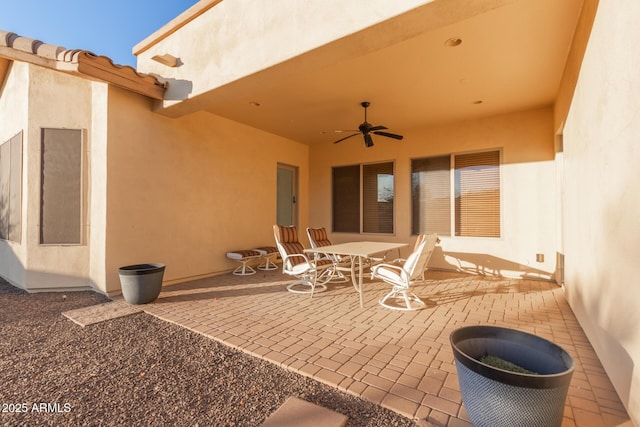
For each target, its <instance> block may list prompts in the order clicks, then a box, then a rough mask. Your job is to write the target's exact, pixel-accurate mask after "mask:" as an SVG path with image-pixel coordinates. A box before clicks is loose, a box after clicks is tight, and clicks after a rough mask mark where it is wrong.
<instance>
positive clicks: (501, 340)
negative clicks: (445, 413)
mask: <svg viewBox="0 0 640 427" xmlns="http://www.w3.org/2000/svg"><path fill="white" fill-rule="evenodd" d="M449 339H450V342H451V347H452V349H453V355H454V357H455V363H456V369H457V371H458V380H459V382H460V392H461V393H462V402H463V403H464V407H465V409H466V411H467V414H468V415H469V418H470V419H471V422H472V423H473V425H474V426H475V427H484V426H487V427H499V426H508V427H515V426H523V427H534V426H540V427H552V426H560V425H561V424H562V416H563V413H564V406H565V401H566V398H567V392H568V390H569V383H570V382H571V376H572V374H573V370H574V363H573V359H572V358H571V356H570V355H569V353H567V352H566V351H565V350H563V349H562V348H561V347H560V346H558V345H556V344H554V343H552V342H551V341H548V340H545V339H543V338H540V337H538V336H536V335H532V334H528V333H526V332H521V331H517V330H514V329H508V328H501V327H495V326H469V327H464V328H460V329H457V330H455V331H453V332H452V333H451V335H450V337H449ZM485 355H492V356H496V357H499V358H501V359H504V360H506V361H509V362H511V363H514V364H516V365H518V366H520V367H523V368H525V369H528V370H529V371H532V372H535V374H521V373H516V372H511V371H506V370H503V369H500V368H496V367H493V366H490V365H487V364H485V363H482V362H480V360H479V359H480V358H481V357H482V356H485Z"/></svg>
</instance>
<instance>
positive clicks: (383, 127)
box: [369, 126, 389, 132]
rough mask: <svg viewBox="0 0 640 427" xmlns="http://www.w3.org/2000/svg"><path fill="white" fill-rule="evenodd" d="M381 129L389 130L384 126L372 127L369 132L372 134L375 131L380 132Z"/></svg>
mask: <svg viewBox="0 0 640 427" xmlns="http://www.w3.org/2000/svg"><path fill="white" fill-rule="evenodd" d="M382 129H389V128H388V127H386V126H374V127H372V128H371V129H369V132H373V131H376V130H382Z"/></svg>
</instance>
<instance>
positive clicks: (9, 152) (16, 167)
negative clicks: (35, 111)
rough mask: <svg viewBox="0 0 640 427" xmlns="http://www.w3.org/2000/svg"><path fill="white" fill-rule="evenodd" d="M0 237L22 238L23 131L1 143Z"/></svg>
mask: <svg viewBox="0 0 640 427" xmlns="http://www.w3.org/2000/svg"><path fill="white" fill-rule="evenodd" d="M0 238H1V239H5V240H12V241H14V242H20V241H21V239H22V132H20V133H19V134H17V135H16V136H14V137H13V138H11V139H10V140H9V141H6V142H5V143H4V144H2V145H0Z"/></svg>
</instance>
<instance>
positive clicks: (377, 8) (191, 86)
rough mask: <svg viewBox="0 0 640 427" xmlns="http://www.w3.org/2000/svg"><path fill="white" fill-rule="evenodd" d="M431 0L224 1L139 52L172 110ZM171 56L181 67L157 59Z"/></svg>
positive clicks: (141, 63)
mask: <svg viewBox="0 0 640 427" xmlns="http://www.w3.org/2000/svg"><path fill="white" fill-rule="evenodd" d="M431 1H432V0H402V1H395V2H392V3H390V2H387V1H372V2H368V3H367V5H366V7H363V4H361V3H353V2H352V3H348V2H347V3H345V2H343V1H340V0H331V1H315V2H308V1H307V2H299V1H290V2H288V4H287V6H286V7H284V8H283V7H279V8H273V7H271V5H270V4H269V2H268V1H264V0H260V1H258V2H256V1H255V0H251V1H249V0H241V1H233V2H225V1H223V2H220V3H217V4H215V6H214V7H212V8H210V9H208V10H207V11H206V12H204V13H203V14H202V15H200V16H199V17H198V19H195V20H193V21H191V22H189V23H188V24H187V26H188V31H185V30H182V31H177V32H175V33H173V34H171V35H170V36H168V37H166V38H164V39H162V40H159V41H157V42H152V43H149V42H147V43H142V44H141V46H140V47H137V49H134V51H136V50H137V51H138V52H137V55H138V70H139V71H141V72H145V73H155V74H158V75H161V76H163V77H167V78H169V79H170V80H169V81H170V87H169V90H168V93H167V97H166V99H165V101H164V104H165V106H169V105H172V104H174V103H176V102H177V101H179V100H181V99H185V98H187V97H195V96H197V95H199V94H202V93H203V92H206V91H208V90H211V89H213V88H217V87H220V86H223V85H225V84H228V83H230V82H232V81H234V80H237V79H239V78H242V77H245V76H248V75H251V74H254V73H256V72H258V71H261V70H264V69H266V68H269V67H271V66H273V65H275V64H278V63H281V62H284V61H286V60H288V59H290V58H292V57H294V56H297V55H299V54H301V53H303V52H308V51H310V50H313V49H315V48H317V47H319V46H322V45H324V44H326V43H328V42H330V41H333V40H336V39H340V38H341V37H344V36H345V35H348V34H351V33H353V32H356V31H358V30H361V29H362V28H365V27H367V26H370V25H373V24H375V23H378V22H380V21H382V20H385V19H388V18H389V17H390V16H394V15H397V14H400V13H402V12H406V11H407V10H411V9H413V8H415V7H417V6H420V5H422V4H425V3H430V2H431ZM283 11H285V13H282V12H283ZM336 11H340V12H339V13H336ZM248 52H250V53H251V54H249V55H248V54H247V53H248ZM166 53H168V54H172V55H175V56H177V57H179V59H180V66H179V67H176V68H168V67H166V66H164V65H161V64H159V63H157V62H155V61H153V60H151V58H152V57H153V56H154V55H164V54H166ZM203 53H204V54H203ZM192 76H198V78H197V79H193V78H192Z"/></svg>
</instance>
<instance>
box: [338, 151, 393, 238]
mask: <svg viewBox="0 0 640 427" xmlns="http://www.w3.org/2000/svg"><path fill="white" fill-rule="evenodd" d="M332 178H333V182H332V187H333V231H334V232H347V233H360V232H362V233H388V234H390V233H393V203H394V173H393V163H392V162H386V163H374V164H366V165H352V166H341V167H335V168H333V173H332Z"/></svg>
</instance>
